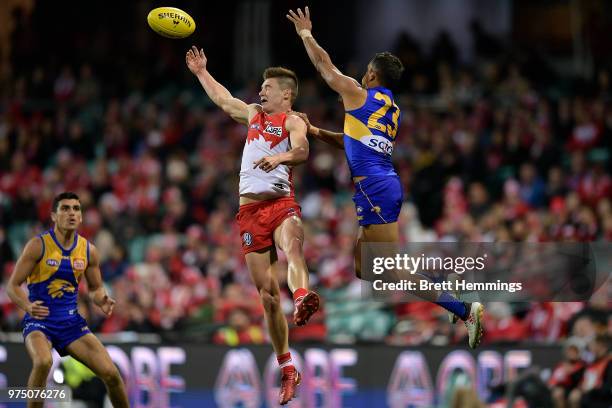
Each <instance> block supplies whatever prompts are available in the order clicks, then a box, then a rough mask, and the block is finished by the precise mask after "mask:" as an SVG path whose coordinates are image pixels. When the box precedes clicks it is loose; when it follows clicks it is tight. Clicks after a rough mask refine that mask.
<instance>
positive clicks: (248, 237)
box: [242, 232, 253, 246]
mask: <svg viewBox="0 0 612 408" xmlns="http://www.w3.org/2000/svg"><path fill="white" fill-rule="evenodd" d="M242 241H243V242H244V245H246V246H251V244H252V243H253V237H252V236H251V234H250V233H249V232H245V233H244V234H242Z"/></svg>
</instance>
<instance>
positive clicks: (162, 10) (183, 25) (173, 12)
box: [147, 7, 196, 38]
mask: <svg viewBox="0 0 612 408" xmlns="http://www.w3.org/2000/svg"><path fill="white" fill-rule="evenodd" d="M147 23H149V27H151V28H152V29H153V31H155V32H156V33H157V34H159V35H162V36H164V37H167V38H185V37H189V36H190V35H191V34H192V33H193V32H194V30H195V28H196V25H195V21H193V18H191V16H190V15H189V14H187V13H185V12H184V11H183V10H181V9H178V8H176V7H158V8H156V9H153V10H151V11H150V12H149V15H148V16H147Z"/></svg>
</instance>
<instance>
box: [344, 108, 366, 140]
mask: <svg viewBox="0 0 612 408" xmlns="http://www.w3.org/2000/svg"><path fill="white" fill-rule="evenodd" d="M344 134H345V135H347V136H348V137H350V138H351V139H355V140H360V139H361V138H362V137H364V136H370V135H372V131H371V130H370V129H368V127H367V126H366V125H365V124H364V123H363V122H362V121H360V120H359V119H357V118H356V117H354V116H353V115H351V114H350V113H345V114H344Z"/></svg>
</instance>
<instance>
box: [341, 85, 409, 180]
mask: <svg viewBox="0 0 612 408" xmlns="http://www.w3.org/2000/svg"><path fill="white" fill-rule="evenodd" d="M367 91H368V96H367V98H366V100H365V103H364V104H363V105H362V106H361V107H360V108H358V109H354V110H351V111H347V112H346V113H345V115H344V150H345V153H346V160H347V161H348V165H349V168H350V169H351V175H352V176H353V177H358V176H390V175H396V174H397V173H396V172H395V169H394V168H393V163H392V162H391V153H393V146H394V142H395V136H396V135H397V130H398V127H399V119H400V110H399V108H398V107H397V105H396V104H395V102H394V101H393V93H392V92H391V91H390V90H389V89H387V88H383V87H376V88H371V89H368V90H367Z"/></svg>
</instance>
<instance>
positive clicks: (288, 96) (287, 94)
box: [283, 88, 291, 101]
mask: <svg viewBox="0 0 612 408" xmlns="http://www.w3.org/2000/svg"><path fill="white" fill-rule="evenodd" d="M283 99H286V100H289V101H290V100H291V89H289V88H287V89H283Z"/></svg>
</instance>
